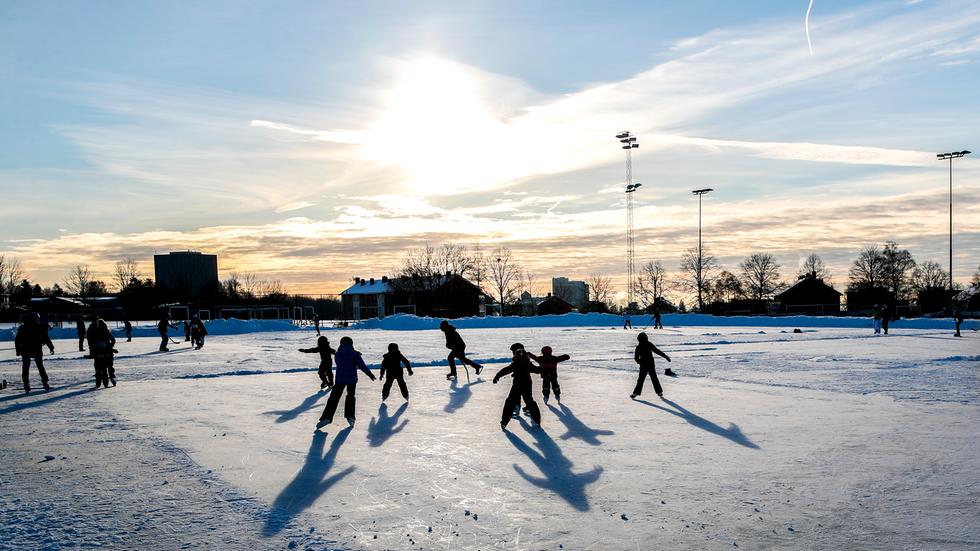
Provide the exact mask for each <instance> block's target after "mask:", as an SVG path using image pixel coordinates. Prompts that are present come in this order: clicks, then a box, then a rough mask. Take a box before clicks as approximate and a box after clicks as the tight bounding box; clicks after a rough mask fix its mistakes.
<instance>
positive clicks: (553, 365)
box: [527, 352, 569, 373]
mask: <svg viewBox="0 0 980 551" xmlns="http://www.w3.org/2000/svg"><path fill="white" fill-rule="evenodd" d="M527 355H528V356H529V357H530V358H531V359H532V360H534V361H536V362H538V365H540V366H541V373H554V372H557V371H558V364H559V363H561V362H565V361H568V358H569V356H568V354H562V355H561V356H554V355H551V354H548V355H547V356H535V355H534V354H531V353H530V352H528V354H527Z"/></svg>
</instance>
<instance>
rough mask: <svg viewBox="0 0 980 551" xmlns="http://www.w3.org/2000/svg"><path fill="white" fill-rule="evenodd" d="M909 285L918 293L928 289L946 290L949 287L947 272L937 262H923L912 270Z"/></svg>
mask: <svg viewBox="0 0 980 551" xmlns="http://www.w3.org/2000/svg"><path fill="white" fill-rule="evenodd" d="M911 285H912V289H914V290H915V291H916V292H918V293H921V292H923V291H926V290H928V289H946V288H947V287H949V272H947V271H946V270H944V269H943V267H942V266H941V265H940V264H939V263H938V262H933V261H931V260H929V261H926V262H923V263H922V264H919V265H918V266H916V267H915V268H914V269H913V270H912V278H911Z"/></svg>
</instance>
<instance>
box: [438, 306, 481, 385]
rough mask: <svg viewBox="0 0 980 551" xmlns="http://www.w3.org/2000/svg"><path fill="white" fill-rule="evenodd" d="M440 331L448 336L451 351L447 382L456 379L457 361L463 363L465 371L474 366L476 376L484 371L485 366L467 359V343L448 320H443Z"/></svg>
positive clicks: (447, 346)
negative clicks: (467, 367)
mask: <svg viewBox="0 0 980 551" xmlns="http://www.w3.org/2000/svg"><path fill="white" fill-rule="evenodd" d="M439 329H441V330H442V332H443V333H445V334H446V348H448V349H449V373H447V374H446V380H447V381H448V380H449V379H455V378H456V360H459V361H461V362H463V369H466V366H468V365H471V366H473V369H475V370H476V374H477V375H479V374H480V372H481V371H483V366H482V365H480V364H478V363H476V362H474V361H473V360H471V359H469V358H467V357H466V343H465V342H463V337H460V336H459V331H456V327H454V326H453V325H452V324H451V323H449V322H448V321H447V320H442V323H440V324H439Z"/></svg>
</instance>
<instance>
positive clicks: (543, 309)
mask: <svg viewBox="0 0 980 551" xmlns="http://www.w3.org/2000/svg"><path fill="white" fill-rule="evenodd" d="M574 309H575V308H574V307H573V306H572V305H571V304H569V303H568V302H567V301H565V300H564V299H562V298H561V297H556V296H555V295H552V294H551V293H548V296H547V297H545V299H544V300H542V301H541V302H540V303H538V315H539V316H552V315H553V316H560V315H562V314H567V313H569V312H571V311H572V310H574Z"/></svg>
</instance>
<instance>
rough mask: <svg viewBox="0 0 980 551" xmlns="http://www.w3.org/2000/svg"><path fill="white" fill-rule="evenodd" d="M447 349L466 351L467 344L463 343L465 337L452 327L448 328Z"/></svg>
mask: <svg viewBox="0 0 980 551" xmlns="http://www.w3.org/2000/svg"><path fill="white" fill-rule="evenodd" d="M445 333H446V348H448V349H450V350H465V349H466V343H465V342H463V337H460V336H459V332H458V331H456V328H455V327H453V326H452V325H450V326H448V327H447V328H446V331H445Z"/></svg>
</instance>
